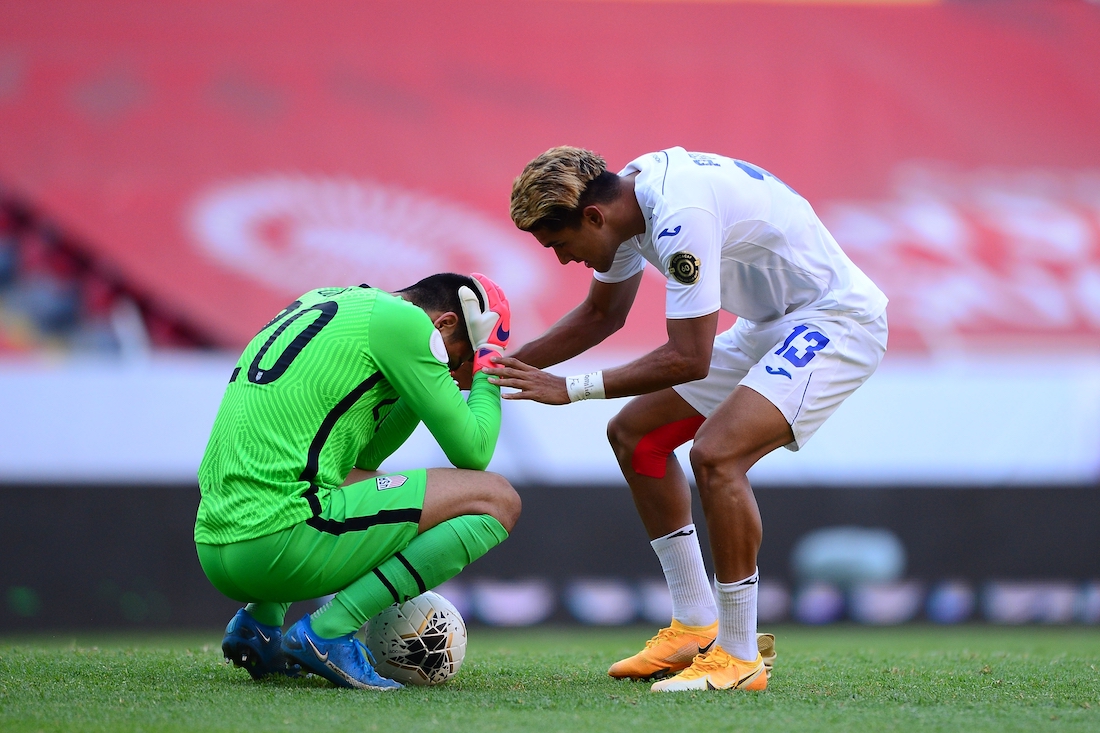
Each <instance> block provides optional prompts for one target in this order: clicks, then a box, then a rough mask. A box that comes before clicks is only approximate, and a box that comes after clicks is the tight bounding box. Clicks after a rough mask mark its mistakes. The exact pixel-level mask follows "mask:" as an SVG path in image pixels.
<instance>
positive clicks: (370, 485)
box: [283, 469, 520, 689]
mask: <svg viewBox="0 0 1100 733" xmlns="http://www.w3.org/2000/svg"><path fill="white" fill-rule="evenodd" d="M414 477H415V478H419V477H423V489H422V491H420V492H419V494H417V492H416V490H413V491H412V492H409V493H410V498H412V499H414V500H415V499H416V497H417V496H419V500H418V502H417V503H419V506H420V508H419V510H418V511H417V513H416V526H415V531H414V532H412V531H410V530H411V528H410V527H409V522H405V523H402V524H401V526H397V525H396V524H395V525H394V527H393V528H392V530H391V531H389V532H386V531H373V534H372V535H371V536H368V535H367V534H366V533H365V532H364V533H357V532H356V531H355V529H354V527H356V526H360V525H363V524H365V523H364V522H363V521H362V519H363V518H365V517H372V518H374V519H377V520H380V519H381V518H382V516H383V514H384V511H375V512H374V513H373V514H366V513H365V512H368V511H371V509H372V508H374V507H376V506H377V502H378V496H379V495H381V494H385V493H386V492H389V491H398V492H399V491H402V490H406V491H407V489H406V488H405V487H406V485H407V484H411V483H412V478H414ZM341 494H343V495H345V496H344V497H343V499H344V507H343V509H342V510H339V509H338V510H337V512H336V516H330V517H328V518H327V519H329V520H334V521H333V522H329V523H327V524H321V523H317V522H315V523H314V527H312V528H311V529H312V530H313V531H314V532H316V533H318V534H324V533H326V532H327V533H330V534H332V535H334V536H335V539H334V540H327V541H326V540H320V542H319V543H320V544H325V545H328V546H329V547H330V548H331V552H330V553H329V555H328V557H330V558H332V557H340V556H341V555H342V553H346V552H348V551H350V552H351V554H352V556H351V558H349V559H347V560H343V561H338V562H336V563H331V561H330V564H335V565H338V566H339V567H337V568H335V569H334V570H332V573H333V574H332V577H331V578H330V579H329V580H328V581H327V582H328V583H329V584H333V583H336V584H338V586H339V587H340V590H338V592H337V593H336V595H335V597H334V598H333V600H332V601H331V602H330V603H329V604H327V605H326V606H325V607H324V608H321V609H319V610H318V611H316V612H314V613H313V614H312V615H310V616H306V617H304V618H302V619H301V620H299V621H298V622H297V623H295V624H294V626H292V627H291V629H290V630H288V631H287V634H286V636H285V638H284V643H283V648H284V650H285V651H286V653H287V656H288V657H289V658H291V659H292V660H294V661H297V662H298V663H300V664H301V665H302V666H303V667H304V668H306V669H309V670H310V671H313V672H316V673H318V674H320V675H322V676H324V677H326V678H327V679H329V680H330V681H332V682H334V683H336V684H338V685H343V686H350V687H358V688H368V689H392V687H393V686H395V685H396V683H391V681H389V680H385V679H384V678H380V677H378V675H377V674H376V673H375V672H374V670H373V667H372V666H371V665H370V663H369V661H368V660H367V657H366V653H365V650H364V649H363V648H362V645H361V643H360V642H359V641H358V640H357V639H355V638H354V636H353V635H354V633H355V632H356V631H358V630H359V628H360V627H361V626H362V625H363V624H364V623H365V622H366V621H367V620H368V619H369V618H370V617H372V616H374V615H375V614H376V613H378V612H379V611H381V610H382V609H383V608H386V607H387V606H389V605H390V604H392V603H396V602H403V601H405V600H408V599H409V598H412V597H414V596H417V595H419V594H421V593H423V592H425V591H426V590H428V589H430V588H434V587H435V586H437V585H439V584H440V583H442V582H444V581H445V580H448V579H450V578H452V577H454V576H455V575H457V574H458V572H459V571H461V570H462V568H464V567H465V566H466V565H468V564H470V563H471V562H473V561H474V560H476V559H477V558H479V557H481V556H482V555H484V554H485V553H486V552H487V551H488V550H489V549H491V548H492V547H494V546H495V545H497V544H499V543H500V542H502V541H503V540H504V539H505V538H506V537H507V536H508V532H509V531H510V530H511V528H512V526H513V525H514V524H515V521H516V519H517V518H518V516H519V510H520V504H519V497H518V495H517V494H516V492H515V490H514V489H513V488H512V487H511V485H510V484H509V483H508V482H507V481H506V480H505V479H503V478H502V477H500V476H498V475H496V474H492V473H486V472H481V471H462V470H458V469H431V470H428V471H421V472H410V474H396V475H389V476H379V477H377V478H375V479H373V480H368V481H363V482H360V483H358V484H354V485H351V486H346V487H344V489H343V491H342V492H341ZM390 511H396V512H401V511H402V510H390ZM329 513H330V515H331V514H333V511H332V508H331V507H330V511H329ZM385 516H396V515H390V514H386V515H385ZM349 517H350V520H349ZM406 518H408V517H406ZM349 525H350V526H351V527H352V529H351V531H345V529H347V528H348V527H349ZM378 529H379V526H378V525H376V526H375V527H374V530H378ZM380 555H381V556H382V557H384V558H385V559H382V560H381V561H378V560H377V558H379V556H380ZM349 575H350V576H352V577H349Z"/></svg>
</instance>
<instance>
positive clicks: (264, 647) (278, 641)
mask: <svg viewBox="0 0 1100 733" xmlns="http://www.w3.org/2000/svg"><path fill="white" fill-rule="evenodd" d="M282 640H283V631H282V629H280V628H279V627H278V626H268V625H267V624H261V623H260V622H259V621H257V620H256V619H254V618H252V614H250V613H249V612H248V611H246V610H244V609H243V608H242V609H241V610H239V611H237V614H236V615H235V616H234V617H233V618H232V619H231V620H230V622H229V625H228V626H226V627H225V638H223V639H222V654H224V655H225V660H226V661H227V662H233V664H235V665H237V666H238V667H243V668H244V669H245V671H246V672H248V673H249V674H250V675H252V679H254V680H258V679H260V678H261V677H263V676H265V675H269V674H285V675H287V676H289V677H296V676H298V667H297V665H294V666H288V664H287V659H286V656H284V655H283V647H282Z"/></svg>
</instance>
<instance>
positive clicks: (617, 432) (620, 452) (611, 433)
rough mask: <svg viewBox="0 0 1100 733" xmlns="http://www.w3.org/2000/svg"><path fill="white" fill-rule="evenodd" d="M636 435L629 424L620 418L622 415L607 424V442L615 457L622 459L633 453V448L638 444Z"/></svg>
mask: <svg viewBox="0 0 1100 733" xmlns="http://www.w3.org/2000/svg"><path fill="white" fill-rule="evenodd" d="M638 437H639V436H638V434H637V432H636V431H635V430H634V429H633V428H632V427H631V425H630V422H629V421H628V420H627V419H626V418H624V417H623V416H622V413H620V414H618V415H616V416H615V417H613V418H611V420H610V421H608V423H607V442H608V443H610V444H611V449H612V450H614V451H615V455H616V456H619V457H620V458H622V457H623V456H628V457H629V455H630V454H631V453H633V452H634V446H636V445H637V444H638Z"/></svg>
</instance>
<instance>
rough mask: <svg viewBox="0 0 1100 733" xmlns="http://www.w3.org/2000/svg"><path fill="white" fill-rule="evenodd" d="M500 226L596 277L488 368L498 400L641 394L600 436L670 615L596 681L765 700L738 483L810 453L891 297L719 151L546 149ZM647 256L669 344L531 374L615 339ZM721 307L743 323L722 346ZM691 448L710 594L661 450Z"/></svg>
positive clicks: (877, 354)
mask: <svg viewBox="0 0 1100 733" xmlns="http://www.w3.org/2000/svg"><path fill="white" fill-rule="evenodd" d="M511 214H512V219H513V221H514V222H515V224H516V226H517V227H519V228H520V229H522V230H524V231H527V232H530V233H531V234H533V235H534V237H535V239H537V240H538V242H539V243H540V244H541V245H542V246H544V247H546V248H547V249H551V250H553V252H554V254H555V255H557V258H558V261H559V262H561V263H562V264H563V265H564V264H568V263H570V262H583V263H584V264H585V266H587V267H589V268H591V269H593V270H595V273H594V275H595V277H594V280H593V281H592V285H591V288H590V289H589V292H588V296H587V297H586V298H585V299H584V301H583V302H582V303H581V304H580V305H579V306H577V307H576V308H574V309H573V310H572V311H570V312H569V313H568V314H566V315H565V316H564V317H562V318H561V320H559V321H558V322H557V323H556V324H554V325H553V326H551V327H550V329H549V330H548V331H547V332H546V333H545V334H543V335H542V336H541V337H539V338H537V339H535V340H534V341H532V342H530V343H528V344H526V345H524V346H523V347H522V348H520V349H519V350H518V351H516V352H515V353H514V354H512V357H511V358H503V359H496V358H494V361H497V362H499V363H497V364H496V365H495V366H494V368H492V369H490V370H489V373H490V374H491V375H493V376H492V377H491V378H490V381H491V382H493V383H494V384H498V385H501V386H507V387H514V388H516V389H518V390H519V392H517V393H515V394H508V395H505V398H506V399H532V400H537V401H539V402H543V403H546V404H565V403H568V402H573V401H576V400H582V399H592V398H596V399H600V398H604V397H625V396H630V395H642V396H640V397H638V398H637V399H634V400H632V401H631V402H630V403H629V404H627V406H626V407H625V408H623V410H622V411H621V412H620V413H619V414H618V415H616V416H615V418H614V419H613V420H612V421H611V423H610V424H609V425H608V428H607V434H608V438H609V440H610V441H611V445H612V447H613V448H614V451H615V456H616V458H617V459H618V461H619V465H620V466H621V468H622V471H623V475H624V476H625V477H626V481H627V483H628V484H629V485H630V488H631V492H632V494H633V497H634V503H635V506H636V507H637V509H638V513H639V514H640V515H641V519H642V522H643V524H644V525H645V528H646V530H647V531H648V533H649V536H650V538H651V540H652V543H651V544H652V546H653V549H654V551H655V552H656V553H657V556H658V558H659V559H660V562H661V567H662V569H663V570H664V574H665V578H666V580H667V581H668V585H669V590H670V591H671V594H672V607H673V618H672V623H671V625H670V626H669V628H666V629H662V630H661V631H660V632H659V633H658V634H657V635H656V636H654V637H653V639H651V640H650V641H649V642H648V643H647V644H646V647H645V649H643V650H642V651H641V652H639V653H638V654H636V655H634V656H633V657H630V658H628V659H624V660H622V661H620V662H617V663H616V664H614V665H613V666H612V667H611V669H610V670H609V674H610V675H611V676H613V677H620V678H633V679H659V681H658V682H656V683H654V685H653V689H654V690H691V689H747V690H762V689H764V688H766V687H767V672H768V668H770V659H765V658H764V657H762V655H761V653H760V649H758V641H757V638H756V599H757V587H758V586H757V580H758V577H759V575H758V572H757V567H756V555H757V551H758V550H759V548H760V540H761V535H762V529H761V522H760V514H759V511H758V510H757V506H756V500H755V498H754V497H753V494H752V489H751V487H750V486H749V481H748V478H747V477H746V472H747V471H748V470H749V468H751V467H752V466H753V464H755V463H756V462H757V461H758V460H760V459H761V458H762V457H763V456H765V455H767V454H768V453H770V452H771V451H773V450H775V449H776V448H779V447H781V446H782V447H786V448H788V449H790V450H798V449H799V448H800V447H801V446H803V445H805V443H806V441H807V440H809V439H810V438H811V437H812V436H813V434H814V432H816V431H817V429H818V428H819V427H820V426H821V424H822V423H823V422H824V421H825V419H826V418H827V417H829V415H831V414H832V413H833V411H834V410H836V409H837V407H839V406H840V403H841V402H843V401H844V399H845V398H846V397H847V396H848V395H850V394H852V392H853V391H855V389H856V388H857V387H859V385H861V384H862V383H863V382H864V381H865V380H866V379H867V378H868V377H869V376H871V374H872V373H873V372H874V371H875V368H876V367H877V366H878V364H879V362H880V361H881V360H882V357H883V354H884V353H885V351H886V334H887V328H886V296H885V295H883V293H882V291H880V290H879V289H878V288H877V287H875V285H874V283H872V282H871V280H870V279H869V278H868V277H867V276H866V275H864V274H863V272H861V271H860V270H859V268H857V267H856V266H855V265H854V264H853V263H852V261H851V260H850V259H848V257H847V256H846V255H845V254H844V252H842V251H841V249H840V247H839V246H838V245H837V243H836V241H835V240H834V239H833V237H832V236H831V235H830V234H829V232H828V231H827V230H826V229H825V227H824V226H823V225H822V223H821V221H820V220H819V219H818V218H817V215H816V214H815V213H814V211H813V209H812V208H811V207H810V204H809V203H807V202H806V200H805V199H803V198H802V197H801V196H799V195H798V194H797V193H795V192H794V191H793V190H792V189H791V188H790V187H788V186H787V185H785V184H784V183H783V182H782V181H780V180H778V179H777V178H776V177H775V176H773V175H771V174H770V173H768V172H766V171H764V170H762V169H760V168H758V167H756V166H754V165H751V164H749V163H745V162H743V161H740V160H734V159H732V158H726V157H722V156H720V155H711V154H705V153H689V152H687V151H686V150H684V149H683V148H670V149H668V150H662V151H660V152H656V153H649V154H647V155H643V156H642V157H640V158H638V159H637V160H635V161H633V162H632V163H630V164H629V165H628V166H627V167H626V168H625V169H623V171H622V172H621V173H619V174H618V175H616V174H614V173H611V172H610V171H608V170H607V167H606V164H605V163H604V160H603V158H601V157H600V156H598V155H596V154H595V153H592V152H590V151H588V150H583V149H580V148H572V147H559V148H553V149H551V150H549V151H547V152H546V153H544V154H543V155H540V156H539V157H537V158H535V159H534V160H533V161H531V162H530V163H528V165H527V167H526V168H524V170H523V173H522V174H521V175H520V176H519V177H518V178H517V179H516V181H515V183H514V185H513V187H512V201H511ZM646 262H649V263H651V264H652V265H653V266H654V267H656V268H658V269H659V270H660V271H661V273H662V274H663V275H665V277H667V278H668V283H667V288H666V297H665V315H666V319H667V320H666V328H667V332H668V341H667V343H665V344H664V345H663V346H661V347H659V348H657V349H655V350H653V351H651V352H650V353H648V354H646V355H644V356H642V357H640V358H639V359H637V360H635V361H633V362H630V363H629V364H625V365H623V366H620V367H617V368H614V369H609V370H606V371H597V372H592V373H589V374H582V375H577V376H571V377H564V378H563V377H559V376H554V375H552V374H549V373H546V372H543V371H541V369H543V368H545V367H548V366H552V365H554V364H557V363H560V362H562V361H564V360H566V359H569V358H571V357H573V356H576V355H577V354H580V353H582V352H583V351H585V350H587V349H589V348H591V347H592V346H595V345H596V344H598V343H600V342H601V341H603V340H604V339H606V338H607V337H608V336H610V335H611V334H612V333H614V332H615V331H617V330H618V329H619V328H621V327H622V325H623V323H624V322H625V320H626V316H627V313H628V312H629V311H630V307H631V305H632V304H633V302H634V297H635V295H636V294H637V292H638V286H639V284H640V282H641V279H642V270H643V269H644V268H645V265H646ZM719 309H721V310H725V311H728V312H730V313H733V314H735V315H736V316H738V320H737V322H736V324H735V325H734V326H733V328H731V329H730V330H728V331H726V332H724V333H721V334H718V335H717V337H716V336H715V334H716V331H717V325H718V311H719ZM693 438H694V440H695V443H694V445H693V447H692V449H691V454H690V458H691V466H692V470H693V471H694V473H695V479H696V483H697V485H698V488H699V496H700V499H701V500H702V505H703V512H704V515H705V517H706V521H707V527H708V529H709V530H710V543H711V551H712V554H713V556H714V565H715V582H714V591H713V593H712V591H711V587H710V582H709V579H708V577H707V573H706V570H705V568H704V566H703V558H702V554H701V551H700V547H699V541H698V538H697V536H696V533H695V525H694V524H693V523H692V517H691V493H690V488H689V486H688V482H687V479H686V478H685V475H684V472H683V470H682V469H681V468H680V465H679V462H678V461H677V460H676V456H675V455H674V454H673V450H674V449H675V448H676V447H678V446H680V445H682V444H683V443H685V442H687V441H688V440H691V439H693ZM716 601H717V602H716ZM769 656H771V655H769ZM672 674H675V676H673V677H671V678H669V679H661V678H664V677H667V676H669V675H672Z"/></svg>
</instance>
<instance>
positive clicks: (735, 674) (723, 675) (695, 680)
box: [651, 645, 768, 692]
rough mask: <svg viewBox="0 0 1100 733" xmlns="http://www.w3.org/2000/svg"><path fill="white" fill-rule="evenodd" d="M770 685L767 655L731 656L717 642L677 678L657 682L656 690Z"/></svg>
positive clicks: (745, 688) (757, 687)
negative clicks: (742, 657)
mask: <svg viewBox="0 0 1100 733" xmlns="http://www.w3.org/2000/svg"><path fill="white" fill-rule="evenodd" d="M767 687H768V670H767V669H766V668H765V667H764V658H763V657H762V656H761V655H760V654H757V655H756V659H754V660H753V661H751V662H749V661H746V660H744V659H737V658H736V657H731V656H730V655H729V654H727V653H726V652H725V650H724V649H722V647H720V646H718V645H715V646H714V647H713V648H712V649H711V650H710V651H709V652H707V653H706V654H700V655H699V656H697V657H695V659H694V660H693V661H692V663H691V666H690V667H688V668H687V669H685V670H684V671H683V672H681V673H680V674H678V675H676V676H675V677H671V678H669V679H667V680H661V681H659V682H654V683H653V687H652V688H651V689H652V690H653V691H654V692H679V691H681V690H754V691H756V690H764V689H767Z"/></svg>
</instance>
